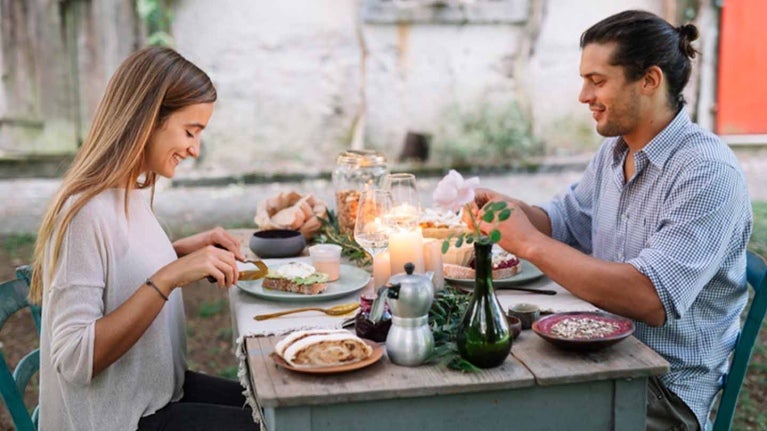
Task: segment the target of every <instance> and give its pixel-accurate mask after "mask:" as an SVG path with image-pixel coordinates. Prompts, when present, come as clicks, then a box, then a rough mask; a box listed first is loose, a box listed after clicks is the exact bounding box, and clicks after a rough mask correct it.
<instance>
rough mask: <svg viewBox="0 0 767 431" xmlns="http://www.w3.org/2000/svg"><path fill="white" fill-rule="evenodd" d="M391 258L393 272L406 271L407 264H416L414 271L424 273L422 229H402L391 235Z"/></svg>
mask: <svg viewBox="0 0 767 431" xmlns="http://www.w3.org/2000/svg"><path fill="white" fill-rule="evenodd" d="M389 260H390V261H391V273H392V274H399V273H401V272H405V264H406V263H408V262H412V263H413V265H415V270H414V271H413V272H417V273H423V268H424V265H423V236H422V235H421V229H420V228H419V229H414V230H400V231H395V232H392V233H391V235H390V236H389Z"/></svg>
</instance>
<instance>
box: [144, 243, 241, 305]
mask: <svg viewBox="0 0 767 431" xmlns="http://www.w3.org/2000/svg"><path fill="white" fill-rule="evenodd" d="M207 276H211V277H213V278H215V279H216V281H217V283H218V287H227V286H231V285H233V284H237V280H238V277H239V270H238V269H237V261H236V260H235V257H234V254H233V253H232V252H230V251H228V250H224V249H221V248H218V247H215V246H212V245H208V246H206V247H203V248H201V249H199V250H197V251H195V252H193V253H191V254H188V255H186V256H183V257H180V258H178V259H176V260H174V261H173V262H171V263H169V264H167V265H165V266H164V267H162V268H160V270H159V271H157V272H156V273H155V274H154V275H153V276H152V280H153V281H154V283H155V284H157V285H158V286H160V288H161V289H162V288H167V289H168V290H167V293H168V294H169V293H170V291H172V290H173V289H174V288H175V287H183V286H186V285H188V284H189V283H192V282H195V281H197V280H200V279H203V278H205V277H207Z"/></svg>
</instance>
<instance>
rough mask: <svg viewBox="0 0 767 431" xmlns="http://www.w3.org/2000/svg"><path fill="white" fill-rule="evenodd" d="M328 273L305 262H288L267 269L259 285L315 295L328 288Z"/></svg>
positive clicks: (265, 287)
mask: <svg viewBox="0 0 767 431" xmlns="http://www.w3.org/2000/svg"><path fill="white" fill-rule="evenodd" d="M329 278H330V277H329V276H328V274H325V273H324V272H317V270H316V269H315V268H314V267H313V266H312V265H310V264H308V263H305V262H290V263H287V264H285V265H282V266H280V267H278V268H276V269H269V273H268V274H266V276H265V277H264V280H263V282H262V283H261V286H262V287H263V288H264V289H272V290H280V291H283V292H292V293H300V294H303V295H317V294H319V293H322V292H324V291H325V290H326V289H327V288H328V280H329Z"/></svg>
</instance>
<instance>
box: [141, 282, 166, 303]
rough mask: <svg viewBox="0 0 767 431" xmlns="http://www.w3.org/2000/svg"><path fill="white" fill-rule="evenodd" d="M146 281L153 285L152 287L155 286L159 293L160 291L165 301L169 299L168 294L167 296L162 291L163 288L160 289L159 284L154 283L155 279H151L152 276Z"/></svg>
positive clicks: (148, 284)
mask: <svg viewBox="0 0 767 431" xmlns="http://www.w3.org/2000/svg"><path fill="white" fill-rule="evenodd" d="M145 283H146V284H147V286H152V288H153V289H154V290H156V291H157V293H159V294H160V296H162V299H164V300H165V301H167V300H168V297H167V296H166V295H165V294H164V293H162V290H160V288H159V287H157V285H156V284H154V281H152V279H151V278H147V279H146V282H145Z"/></svg>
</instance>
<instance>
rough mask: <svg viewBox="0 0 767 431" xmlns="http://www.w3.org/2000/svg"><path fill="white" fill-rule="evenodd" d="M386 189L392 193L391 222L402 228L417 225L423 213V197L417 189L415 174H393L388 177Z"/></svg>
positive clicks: (407, 228) (412, 227) (408, 228)
mask: <svg viewBox="0 0 767 431" xmlns="http://www.w3.org/2000/svg"><path fill="white" fill-rule="evenodd" d="M386 189H388V190H389V192H391V195H392V205H393V207H392V212H391V214H390V220H389V222H390V224H391V225H392V226H394V227H397V228H399V229H402V230H412V229H414V228H415V227H417V226H418V218H419V216H420V214H421V199H420V197H419V196H418V190H417V189H416V185H415V175H413V174H407V173H402V174H391V175H389V176H388V177H387V178H386Z"/></svg>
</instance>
